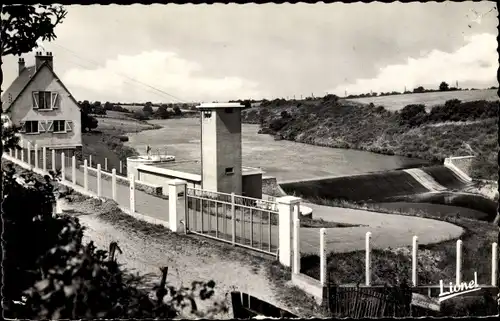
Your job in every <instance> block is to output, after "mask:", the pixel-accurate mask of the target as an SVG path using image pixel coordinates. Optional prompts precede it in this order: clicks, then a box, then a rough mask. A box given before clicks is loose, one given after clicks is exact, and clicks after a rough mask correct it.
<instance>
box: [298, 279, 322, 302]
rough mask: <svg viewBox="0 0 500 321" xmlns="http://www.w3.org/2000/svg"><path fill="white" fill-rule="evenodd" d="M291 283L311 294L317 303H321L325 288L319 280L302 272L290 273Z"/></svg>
mask: <svg viewBox="0 0 500 321" xmlns="http://www.w3.org/2000/svg"><path fill="white" fill-rule="evenodd" d="M292 284H293V285H294V286H296V287H298V288H299V289H301V290H302V291H304V292H305V293H307V294H309V295H311V296H312V297H313V298H314V300H316V303H318V304H319V305H321V304H322V303H323V298H324V297H325V288H324V287H323V286H322V285H321V282H320V281H318V280H316V279H313V278H312V277H310V276H308V275H305V274H302V273H298V274H297V273H292Z"/></svg>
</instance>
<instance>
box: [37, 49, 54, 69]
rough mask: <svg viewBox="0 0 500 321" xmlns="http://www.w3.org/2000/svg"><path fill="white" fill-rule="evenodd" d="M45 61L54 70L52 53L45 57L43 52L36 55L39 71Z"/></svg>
mask: <svg viewBox="0 0 500 321" xmlns="http://www.w3.org/2000/svg"><path fill="white" fill-rule="evenodd" d="M45 61H46V62H47V63H48V65H49V67H50V68H54V63H53V57H52V52H47V53H46V54H45V55H44V54H43V53H42V52H37V53H36V55H35V68H36V69H37V70H38V68H40V66H41V65H42V64H43V63H44V62H45Z"/></svg>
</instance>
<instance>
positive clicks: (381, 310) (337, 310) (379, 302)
mask: <svg viewBox="0 0 500 321" xmlns="http://www.w3.org/2000/svg"><path fill="white" fill-rule="evenodd" d="M327 300H328V307H329V310H330V313H331V316H332V317H334V318H345V317H349V318H380V317H408V316H410V315H411V305H410V303H411V289H410V288H406V287H341V286H328V287H327Z"/></svg>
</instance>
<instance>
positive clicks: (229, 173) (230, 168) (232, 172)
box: [226, 167, 234, 175]
mask: <svg viewBox="0 0 500 321" xmlns="http://www.w3.org/2000/svg"><path fill="white" fill-rule="evenodd" d="M232 174H234V167H226V175H232Z"/></svg>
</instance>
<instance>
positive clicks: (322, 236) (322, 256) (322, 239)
mask: <svg viewBox="0 0 500 321" xmlns="http://www.w3.org/2000/svg"><path fill="white" fill-rule="evenodd" d="M326 274H327V262H326V229H325V228H321V229H320V230H319V281H320V282H321V286H323V287H324V286H325V285H326Z"/></svg>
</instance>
